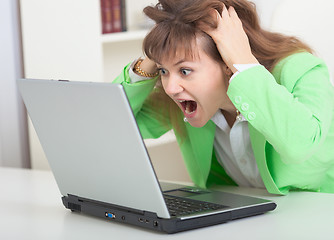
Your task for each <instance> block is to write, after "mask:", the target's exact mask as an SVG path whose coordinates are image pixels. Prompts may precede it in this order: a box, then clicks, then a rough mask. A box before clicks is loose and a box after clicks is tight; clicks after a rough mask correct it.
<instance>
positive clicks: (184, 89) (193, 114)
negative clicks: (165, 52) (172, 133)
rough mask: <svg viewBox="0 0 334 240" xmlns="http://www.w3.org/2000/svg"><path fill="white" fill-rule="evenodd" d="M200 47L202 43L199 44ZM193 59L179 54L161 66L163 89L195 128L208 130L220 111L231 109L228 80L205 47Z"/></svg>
mask: <svg viewBox="0 0 334 240" xmlns="http://www.w3.org/2000/svg"><path fill="white" fill-rule="evenodd" d="M197 46H200V43H198V44H197ZM194 52H195V53H198V54H194V57H193V58H185V57H184V56H185V55H184V54H176V56H175V57H174V58H172V59H162V62H161V63H157V66H158V68H159V69H160V74H161V82H162V86H163V88H164V90H165V92H166V93H167V95H168V96H169V97H170V98H172V99H173V100H174V102H175V103H176V104H177V105H178V106H179V108H180V109H181V110H182V112H183V114H184V116H185V117H186V118H187V120H188V122H189V123H190V124H191V125H192V126H193V127H202V126H204V125H205V124H206V123H207V122H208V121H209V120H210V119H211V118H212V116H213V115H214V114H215V113H216V112H217V111H218V109H227V108H230V107H231V104H232V102H231V101H230V100H229V98H228V96H227V93H226V92H227V87H228V80H226V79H224V77H223V67H222V64H220V63H218V62H216V61H214V60H213V59H212V58H211V57H209V56H208V55H207V54H206V53H205V52H204V51H203V50H202V49H201V47H197V49H195V51H194Z"/></svg>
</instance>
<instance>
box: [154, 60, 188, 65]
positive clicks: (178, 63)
mask: <svg viewBox="0 0 334 240" xmlns="http://www.w3.org/2000/svg"><path fill="white" fill-rule="evenodd" d="M184 62H188V60H187V59H181V60H180V61H178V62H177V63H175V64H174V65H173V66H177V65H180V64H181V63H184ZM156 63H157V64H158V65H160V66H163V64H161V63H159V62H156Z"/></svg>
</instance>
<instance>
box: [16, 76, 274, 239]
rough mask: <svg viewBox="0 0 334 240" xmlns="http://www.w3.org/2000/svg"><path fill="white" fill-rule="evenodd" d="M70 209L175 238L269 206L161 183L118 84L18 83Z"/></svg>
mask: <svg viewBox="0 0 334 240" xmlns="http://www.w3.org/2000/svg"><path fill="white" fill-rule="evenodd" d="M17 83H18V87H19V90H20V92H21V96H22V98H23V101H24V103H25V105H26V108H27V111H28V114H29V115H30V118H31V120H32V123H33V125H34V127H35V130H36V132H37V135H38V137H39V140H40V142H41V145H42V147H43V149H44V152H45V154H46V157H47V159H48V162H49V164H50V167H51V170H52V172H53V175H54V177H55V179H56V182H57V185H58V188H59V190H60V193H61V195H62V202H63V204H64V206H65V208H67V209H69V210H71V211H73V212H79V213H83V214H88V215H93V216H96V217H100V218H103V219H106V220H109V221H111V222H113V221H115V222H120V223H126V224H130V225H135V226H139V227H143V228H147V229H151V230H156V231H162V232H166V233H176V232H181V231H186V230H190V229H196V228H200V227H206V226H210V225H215V224H220V223H224V222H227V221H230V220H234V219H239V218H243V217H248V216H252V215H257V214H261V213H265V212H268V211H271V210H274V209H275V208H276V204H275V203H274V202H272V201H268V200H264V199H258V198H254V197H249V196H242V195H236V194H231V193H227V192H219V191H211V190H207V189H200V188H197V187H194V186H180V185H173V184H166V183H160V182H159V180H158V178H157V176H156V173H155V171H154V168H153V166H152V163H151V161H150V157H149V155H148V152H147V149H146V147H145V143H144V141H143V139H142V137H141V134H140V131H139V128H138V126H137V123H136V120H135V117H134V115H133V112H132V110H131V107H130V104H129V102H128V98H127V96H126V93H125V91H124V88H123V86H122V85H121V84H116V83H96V82H76V81H73V82H72V81H67V80H40V79H19V80H18V81H17Z"/></svg>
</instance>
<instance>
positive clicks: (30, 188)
mask: <svg viewBox="0 0 334 240" xmlns="http://www.w3.org/2000/svg"><path fill="white" fill-rule="evenodd" d="M224 190H227V191H230V192H236V193H243V194H248V195H252V196H258V197H262V198H267V199H273V200H274V201H276V203H277V204H278V207H277V208H276V210H274V211H273V212H270V213H266V214H262V215H259V216H254V217H249V218H245V219H240V220H236V221H232V222H229V223H225V224H220V225H217V226H212V227H207V228H202V229H198V230H192V231H188V232H183V233H177V234H174V235H167V234H162V233H156V232H152V231H147V230H144V229H140V228H136V227H132V226H128V225H121V224H118V223H113V222H109V221H107V220H103V219H99V218H95V217H91V216H86V215H83V214H77V213H71V212H70V211H69V210H66V209H65V208H64V207H63V205H62V202H61V200H60V197H61V195H60V193H59V191H58V188H57V186H56V183H55V180H54V178H53V176H52V174H51V172H47V171H45V172H44V171H36V170H22V169H10V168H0V239H3V240H7V239H32V240H37V239H48V240H49V239H62V240H64V239H71V240H74V239H80V240H81V239H90V240H91V239H94V240H97V239H122V240H123V239H145V240H148V239H154V240H158V239H191V240H197V239H201V238H203V239H204V238H207V239H210V240H211V239H243V240H244V239H266V240H267V239H270V240H273V239H284V240H286V239H294V240H298V239H312V240H318V239H319V240H323V239H334V194H323V193H309V192H293V193H290V194H289V195H288V196H285V197H278V196H272V195H269V194H266V193H265V192H264V191H262V190H257V189H241V188H235V187H233V188H224Z"/></svg>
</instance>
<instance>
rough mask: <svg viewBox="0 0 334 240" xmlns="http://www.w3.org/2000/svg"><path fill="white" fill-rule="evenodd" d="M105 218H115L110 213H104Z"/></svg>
mask: <svg viewBox="0 0 334 240" xmlns="http://www.w3.org/2000/svg"><path fill="white" fill-rule="evenodd" d="M105 216H106V217H107V218H112V219H114V218H116V215H115V214H113V213H110V212H106V213H105Z"/></svg>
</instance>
